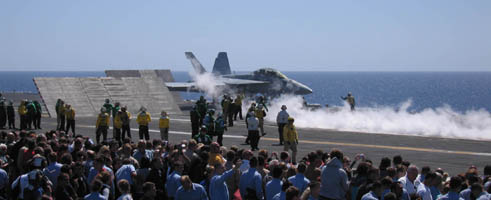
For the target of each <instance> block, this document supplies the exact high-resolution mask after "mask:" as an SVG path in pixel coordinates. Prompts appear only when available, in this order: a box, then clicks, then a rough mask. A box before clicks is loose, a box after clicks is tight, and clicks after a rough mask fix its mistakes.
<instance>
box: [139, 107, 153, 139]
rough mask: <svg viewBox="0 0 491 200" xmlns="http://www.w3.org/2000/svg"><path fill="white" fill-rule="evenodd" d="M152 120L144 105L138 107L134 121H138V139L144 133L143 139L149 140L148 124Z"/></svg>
mask: <svg viewBox="0 0 491 200" xmlns="http://www.w3.org/2000/svg"><path fill="white" fill-rule="evenodd" d="M151 121H152V118H150V114H149V113H148V112H147V109H146V108H145V107H141V108H140V113H139V114H138V116H137V117H136V123H138V125H139V128H138V133H139V134H140V140H143V135H145V140H150V136H149V135H148V124H149V123H150V122H151Z"/></svg>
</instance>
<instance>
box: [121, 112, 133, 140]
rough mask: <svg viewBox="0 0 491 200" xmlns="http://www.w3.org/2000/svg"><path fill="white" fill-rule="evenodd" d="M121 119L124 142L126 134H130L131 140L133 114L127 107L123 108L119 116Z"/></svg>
mask: <svg viewBox="0 0 491 200" xmlns="http://www.w3.org/2000/svg"><path fill="white" fill-rule="evenodd" d="M119 119H120V120H121V137H122V140H124V137H125V135H126V133H127V134H128V137H129V138H130V139H131V130H130V120H131V113H130V112H128V111H127V108H126V106H123V107H121V113H120V115H119Z"/></svg>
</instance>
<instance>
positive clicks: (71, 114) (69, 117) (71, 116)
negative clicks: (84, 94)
mask: <svg viewBox="0 0 491 200" xmlns="http://www.w3.org/2000/svg"><path fill="white" fill-rule="evenodd" d="M65 117H66V129H65V133H66V134H67V135H68V131H69V130H70V128H72V133H73V137H75V110H74V109H73V107H72V106H71V105H68V104H67V105H66V108H65Z"/></svg>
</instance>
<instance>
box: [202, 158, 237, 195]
mask: <svg viewBox="0 0 491 200" xmlns="http://www.w3.org/2000/svg"><path fill="white" fill-rule="evenodd" d="M239 167H240V161H239V162H237V163H235V166H234V168H232V169H229V170H228V171H225V165H224V164H220V163H217V164H215V175H214V176H213V177H212V178H211V181H210V191H209V196H210V200H229V199H230V198H229V196H230V194H229V193H228V187H227V184H226V183H225V181H226V180H227V179H229V178H230V177H232V176H233V175H234V173H235V172H236V171H237V170H239Z"/></svg>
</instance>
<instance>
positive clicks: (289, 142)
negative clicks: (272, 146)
mask: <svg viewBox="0 0 491 200" xmlns="http://www.w3.org/2000/svg"><path fill="white" fill-rule="evenodd" d="M294 121H295V119H293V117H288V124H286V125H285V126H284V127H283V141H284V142H285V146H284V147H285V148H284V149H283V150H284V151H287V152H288V150H290V149H291V150H292V163H293V164H296V162H297V144H298V133H297V129H296V128H295V125H293V122H294Z"/></svg>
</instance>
